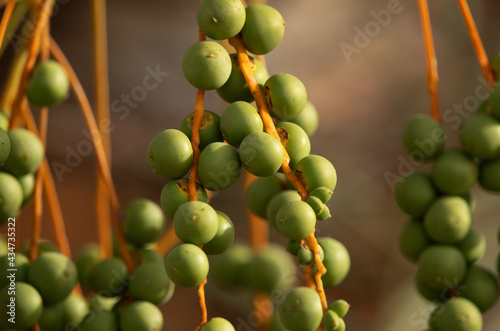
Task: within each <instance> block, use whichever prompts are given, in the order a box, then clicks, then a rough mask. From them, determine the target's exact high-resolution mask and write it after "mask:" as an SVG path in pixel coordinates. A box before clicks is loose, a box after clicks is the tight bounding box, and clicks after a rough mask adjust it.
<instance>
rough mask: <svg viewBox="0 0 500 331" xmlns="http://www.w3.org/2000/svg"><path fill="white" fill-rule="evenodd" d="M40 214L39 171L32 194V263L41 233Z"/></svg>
mask: <svg viewBox="0 0 500 331" xmlns="http://www.w3.org/2000/svg"><path fill="white" fill-rule="evenodd" d="M42 213H43V200H42V171H41V170H40V169H39V170H38V172H37V173H36V180H35V189H34V193H33V223H32V229H31V231H32V232H31V241H30V251H29V259H30V262H33V261H34V260H35V259H36V257H37V256H38V242H39V241H40V234H41V232H42Z"/></svg>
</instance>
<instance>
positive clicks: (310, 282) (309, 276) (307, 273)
mask: <svg viewBox="0 0 500 331" xmlns="http://www.w3.org/2000/svg"><path fill="white" fill-rule="evenodd" d="M304 274H305V276H306V286H307V287H309V288H314V289H316V284H315V283H314V278H313V275H312V274H313V269H312V264H311V265H308V266H305V267H304Z"/></svg>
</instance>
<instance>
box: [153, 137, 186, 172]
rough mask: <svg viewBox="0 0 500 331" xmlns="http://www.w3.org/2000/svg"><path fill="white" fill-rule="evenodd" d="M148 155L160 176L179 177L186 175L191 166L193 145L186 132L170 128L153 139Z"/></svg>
mask: <svg viewBox="0 0 500 331" xmlns="http://www.w3.org/2000/svg"><path fill="white" fill-rule="evenodd" d="M147 157H148V162H149V166H150V167H151V169H153V170H154V172H155V173H156V174H157V175H158V176H161V177H164V178H168V179H177V178H180V177H182V176H184V175H185V174H186V173H187V172H188V171H189V169H190V168H191V162H192V161H193V147H192V146H191V141H190V140H189V138H188V137H187V136H186V135H185V134H184V133H182V132H181V131H179V130H175V129H168V130H165V131H163V132H160V133H159V134H157V135H156V136H155V137H154V138H153V140H151V143H150V144H149V147H148V151H147Z"/></svg>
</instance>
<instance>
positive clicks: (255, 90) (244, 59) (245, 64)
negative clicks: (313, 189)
mask: <svg viewBox="0 0 500 331" xmlns="http://www.w3.org/2000/svg"><path fill="white" fill-rule="evenodd" d="M229 43H230V44H231V45H232V46H233V47H234V48H235V49H236V51H237V53H238V62H239V65H240V68H241V72H242V73H243V76H244V77H245V81H246V82H247V84H248V87H249V88H250V91H251V92H252V95H253V97H254V98H255V102H256V103H257V108H258V109H259V113H260V116H261V118H262V122H263V123H264V127H265V129H266V132H267V133H269V134H270V135H272V136H273V137H274V138H275V139H277V140H278V141H279V142H280V143H281V140H280V137H279V135H278V132H277V131H276V127H275V126H274V122H273V119H272V117H271V115H270V114H269V110H268V109H267V105H266V98H265V96H264V93H263V92H262V90H261V89H260V87H259V85H258V84H257V81H256V80H255V77H254V75H253V72H252V70H251V69H250V66H252V65H253V63H252V62H251V61H250V59H249V57H248V54H247V52H246V48H245V45H244V44H243V42H242V41H241V39H240V37H239V36H236V37H233V38H230V39H229ZM283 150H284V152H285V157H284V159H283V163H282V164H281V168H282V169H283V173H284V174H285V176H286V177H287V178H288V180H289V181H290V182H291V183H292V184H293V186H294V187H295V189H296V190H297V192H298V193H299V194H300V196H301V198H302V200H303V201H305V200H307V196H308V194H307V191H306V189H305V188H304V186H303V185H302V183H301V182H300V180H299V179H298V178H297V176H295V174H294V173H293V171H292V169H291V168H290V156H289V155H288V153H287V151H286V149H285V148H284V147H283Z"/></svg>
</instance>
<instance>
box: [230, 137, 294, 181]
mask: <svg viewBox="0 0 500 331" xmlns="http://www.w3.org/2000/svg"><path fill="white" fill-rule="evenodd" d="M284 153H285V152H284V149H283V146H282V145H281V143H280V142H279V141H278V140H277V139H275V138H274V137H273V136H271V135H270V134H268V133H266V132H252V133H250V134H249V135H247V136H246V137H245V138H244V139H243V140H242V142H241V144H240V149H239V154H240V160H241V163H242V164H243V167H245V169H246V170H247V171H248V172H249V173H251V174H252V175H255V176H258V177H266V176H271V175H272V174H274V173H275V172H276V171H278V170H279V169H280V167H281V164H282V163H283V158H284V155H285V154H284Z"/></svg>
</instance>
